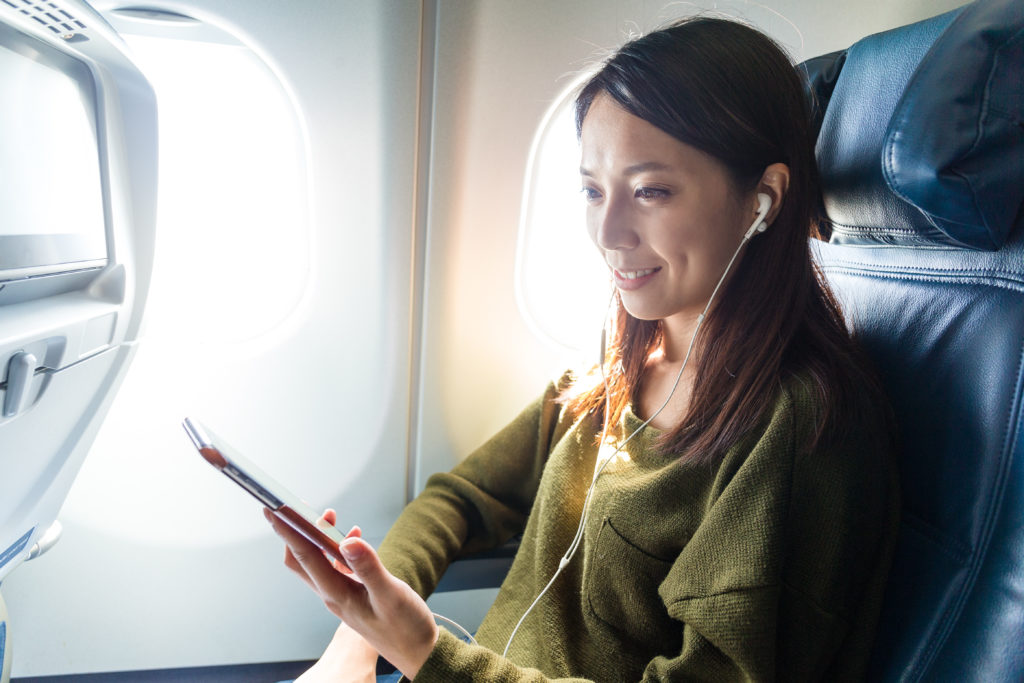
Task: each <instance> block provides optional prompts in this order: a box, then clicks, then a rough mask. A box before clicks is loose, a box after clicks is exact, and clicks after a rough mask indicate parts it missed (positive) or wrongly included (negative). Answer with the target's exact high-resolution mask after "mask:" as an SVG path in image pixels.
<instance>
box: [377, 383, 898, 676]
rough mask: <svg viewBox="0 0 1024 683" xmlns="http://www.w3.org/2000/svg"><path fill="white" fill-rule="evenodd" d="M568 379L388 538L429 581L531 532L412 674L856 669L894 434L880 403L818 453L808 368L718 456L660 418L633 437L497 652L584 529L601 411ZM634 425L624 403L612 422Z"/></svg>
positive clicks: (398, 555)
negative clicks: (878, 412)
mask: <svg viewBox="0 0 1024 683" xmlns="http://www.w3.org/2000/svg"><path fill="white" fill-rule="evenodd" d="M564 381H565V380H564V379H563V382H564ZM563 386H564V385H563ZM561 388H562V387H560V386H557V385H555V384H552V385H551V386H549V387H548V389H547V391H546V392H545V393H544V395H543V396H542V397H541V398H540V399H538V400H537V401H535V402H534V403H532V404H531V405H530V406H529V407H528V408H527V409H526V410H524V411H523V412H522V413H521V414H520V415H519V416H518V417H517V418H516V419H515V420H514V421H513V422H512V423H511V424H509V425H508V426H507V427H506V428H505V429H503V430H502V431H501V432H499V433H498V434H497V435H495V436H494V437H493V438H492V439H491V440H490V441H488V442H487V443H486V444H484V445H483V446H482V447H481V448H479V449H478V450H477V451H475V452H474V453H473V454H472V455H470V456H469V457H468V458H467V459H466V460H465V461H463V462H462V463H461V464H460V465H458V466H457V467H456V468H455V469H454V470H453V471H452V472H450V473H447V474H438V475H434V476H433V477H431V478H430V480H429V481H428V483H427V486H426V488H425V490H424V491H423V493H422V494H421V495H420V496H419V497H417V498H416V500H414V501H413V502H412V503H411V504H410V505H409V506H407V508H406V509H405V511H404V512H403V513H402V515H401V516H400V517H399V519H398V521H397V522H396V524H395V525H394V527H393V528H392V530H391V532H390V533H389V534H388V536H387V538H386V539H385V540H384V542H383V544H382V545H381V547H380V555H381V557H382V559H383V561H384V563H385V565H386V566H387V567H388V568H389V569H390V570H391V571H392V572H393V573H394V574H395V575H396V576H398V577H399V578H401V579H403V580H405V581H406V582H407V583H409V585H410V586H412V587H413V589H415V590H416V591H417V592H418V593H419V594H420V595H422V596H427V595H428V594H430V593H431V592H432V591H433V589H434V588H435V586H436V585H437V582H438V580H439V579H440V577H441V574H442V573H443V572H444V570H445V568H446V567H447V566H448V565H449V563H450V562H451V561H452V560H454V559H456V558H457V557H459V556H461V555H465V554H469V553H472V552H475V551H478V550H481V549H485V548H490V547H495V546H497V545H500V544H502V543H504V542H505V541H507V540H508V539H509V538H511V537H512V536H514V535H515V534H519V533H522V535H523V536H522V542H521V545H520V549H519V552H518V554H517V555H516V558H515V561H514V562H513V565H512V567H511V569H510V571H509V574H508V576H507V578H506V579H505V582H504V583H503V585H502V587H501V590H500V591H499V593H498V596H497V599H496V601H495V603H494V605H493V606H492V607H491V609H490V611H489V612H488V614H487V616H486V617H485V619H484V622H483V623H482V624H481V626H480V629H479V631H478V633H477V640H478V642H479V643H480V645H479V646H472V645H469V644H467V643H463V642H461V641H459V640H458V639H456V638H455V637H454V636H452V635H450V634H449V633H447V632H445V631H442V633H441V636H440V638H439V639H438V642H437V644H436V646H435V648H434V650H433V652H432V653H431V655H430V657H429V659H428V660H427V662H426V664H425V665H424V666H423V668H422V669H421V671H420V673H419V675H417V677H416V681H417V683H421V682H423V683H430V682H431V681H444V682H445V683H457V682H461V681H467V682H468V681H488V682H490V681H495V682H503V681H509V682H511V681H546V680H552V679H555V680H592V681H614V682H616V683H619V682H622V681H638V680H642V681H691V680H706V681H733V680H740V681H747V680H749V681H772V680H785V681H810V680H829V681H840V680H861V679H863V676H864V669H865V666H866V663H867V658H868V654H869V651H870V648H871V645H872V639H873V634H874V628H875V623H876V620H877V616H878V612H879V607H880V602H881V597H882V591H883V587H884V584H885V578H886V574H887V572H888V567H889V562H890V558H891V554H892V548H893V545H894V541H895V534H896V527H897V521H898V520H897V514H898V513H897V510H898V504H897V503H898V500H897V485H896V477H895V469H894V463H893V460H892V454H891V452H890V445H889V444H890V441H891V438H890V435H889V434H887V433H886V432H885V426H884V425H885V422H884V420H883V419H882V418H881V417H878V419H877V420H874V421H870V423H868V424H860V425H855V426H854V427H855V428H853V429H851V430H849V434H848V435H847V436H846V437H844V438H843V439H841V440H836V441H835V442H834V443H830V444H826V445H824V446H822V447H819V448H817V449H815V450H814V451H812V452H807V451H806V450H804V449H803V447H802V445H803V444H806V443H808V436H809V434H810V433H811V430H813V429H814V427H815V425H814V424H812V421H811V416H812V415H813V412H814V411H813V403H812V401H813V398H812V395H811V393H810V392H809V391H808V390H807V387H806V386H805V385H804V384H803V383H801V382H800V381H799V380H791V381H789V382H787V384H786V386H785V388H784V389H783V390H782V391H781V392H780V394H779V396H778V398H777V400H776V402H775V404H774V406H773V407H772V408H771V409H770V410H769V411H767V416H766V418H765V420H764V421H763V422H762V425H761V426H760V427H759V428H758V429H755V430H753V431H752V432H751V433H750V434H748V435H747V436H746V437H745V438H744V439H742V441H741V442H740V443H737V444H736V445H735V446H734V447H733V448H732V449H730V450H729V451H728V453H726V454H725V456H724V458H723V459H722V460H721V461H720V462H719V463H718V464H716V465H714V466H706V465H702V466H698V465H693V464H687V463H684V462H681V461H680V460H679V459H678V458H676V457H672V456H666V455H664V454H662V453H659V450H658V449H657V448H656V447H655V442H656V439H657V437H658V431H657V430H655V429H653V428H647V429H645V430H643V431H642V432H641V433H640V434H639V435H638V436H637V437H636V438H635V439H633V441H632V442H630V443H629V444H628V445H627V446H626V447H625V449H624V452H623V453H622V454H620V455H617V456H615V458H614V460H613V461H612V462H611V463H609V464H608V466H607V467H606V468H605V469H604V471H603V473H602V474H601V475H600V477H599V478H598V481H597V484H596V488H595V491H594V496H593V502H592V504H591V511H590V514H589V516H588V520H587V523H586V526H585V532H584V537H583V545H582V547H581V548H580V549H579V552H578V553H577V555H576V557H575V558H574V559H573V560H572V562H571V563H570V564H569V565H568V566H567V567H566V568H565V570H564V571H563V572H562V575H561V576H559V577H558V579H557V581H555V583H554V584H553V586H552V587H551V589H550V590H549V591H548V593H547V594H546V595H545V596H544V598H543V599H542V600H541V601H540V603H539V604H538V605H537V607H536V608H535V609H534V610H533V612H532V613H531V614H530V615H529V616H528V617H527V619H526V621H525V622H524V623H523V626H522V627H521V629H520V631H519V633H518V634H517V635H516V637H515V640H514V641H513V643H512V647H511V649H510V650H509V654H508V658H507V659H506V658H503V657H502V656H501V655H500V653H501V651H502V650H503V649H504V647H505V644H506V642H507V641H508V638H509V635H510V633H511V632H512V629H513V628H514V627H515V624H516V622H517V621H518V620H519V618H520V616H521V615H522V614H523V613H524V612H525V611H526V609H527V607H528V606H529V605H530V603H531V602H532V601H533V600H534V598H535V597H536V596H537V595H538V594H539V593H540V591H541V590H542V589H543V587H544V586H545V584H547V582H548V581H549V579H550V578H551V577H552V576H553V575H554V573H555V571H556V570H557V568H558V564H559V560H560V559H561V558H562V556H563V554H564V553H565V551H566V549H567V548H568V547H569V545H570V543H571V542H572V539H573V536H574V534H575V532H576V527H577V524H578V521H579V519H580V514H581V512H582V506H583V500H584V496H585V494H586V490H587V488H588V486H589V485H590V483H591V480H592V477H593V474H594V471H595V463H596V462H597V460H598V457H599V455H598V450H599V449H598V447H597V441H598V435H599V433H600V429H601V425H600V424H599V423H598V421H597V420H596V419H594V418H592V417H590V416H585V417H582V418H580V419H574V418H573V416H572V415H571V414H569V412H568V411H567V410H564V409H563V407H562V406H561V405H560V404H559V403H557V402H556V401H555V398H556V397H557V396H558V395H559V391H560V389H561ZM866 412H867V413H868V414H871V410H868V411H866ZM640 424H641V422H640V420H639V419H638V418H637V417H636V416H635V415H633V414H632V413H629V412H627V414H626V415H625V417H624V418H623V421H622V424H620V425H618V426H617V427H618V429H617V431H616V437H617V438H619V439H622V438H623V436H624V435H628V434H631V433H632V432H633V431H634V430H635V429H637V427H639V426H640Z"/></svg>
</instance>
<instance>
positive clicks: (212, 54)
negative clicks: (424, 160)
mask: <svg viewBox="0 0 1024 683" xmlns="http://www.w3.org/2000/svg"><path fill="white" fill-rule="evenodd" d="M122 33H123V32H122ZM123 35H124V37H125V40H126V42H127V43H128V46H129V48H130V49H131V50H132V53H133V55H134V57H135V60H136V63H137V64H138V65H139V67H140V68H141V69H142V71H143V72H144V73H145V74H146V76H147V78H149V80H150V82H151V83H152V85H153V87H154V90H155V92H156V96H157V103H158V107H159V117H160V120H159V126H160V130H159V136H160V140H159V149H160V161H159V176H160V192H159V209H158V216H157V249H156V256H155V263H154V271H153V279H152V286H151V290H150V295H149V299H148V301H147V304H146V313H145V316H146V322H145V325H146V327H145V328H144V330H143V336H142V342H141V344H140V346H139V351H138V353H137V356H136V358H135V360H134V362H133V365H132V367H131V369H130V371H129V372H128V374H127V376H126V379H125V382H124V385H123V386H122V388H121V390H120V392H119V394H118V396H117V398H116V399H115V402H114V404H113V405H112V408H111V411H110V413H109V415H108V417H107V419H106V421H105V423H104V424H103V427H102V428H101V430H100V432H99V435H98V437H97V439H96V442H95V445H94V447H93V454H94V455H95V454H96V453H97V452H98V451H103V452H104V458H103V463H102V464H100V463H99V462H91V461H93V460H96V458H90V461H89V462H88V463H87V465H86V466H85V467H84V468H83V472H82V477H83V478H85V479H89V478H90V475H92V477H94V478H95V479H97V480H99V479H103V477H102V476H101V474H100V472H99V470H98V469H97V470H93V469H91V468H93V467H95V468H99V467H104V468H113V471H115V472H129V471H131V472H132V479H133V481H134V482H135V484H136V485H133V486H131V487H126V486H124V484H123V483H122V481H120V480H119V477H118V478H112V479H111V480H110V483H109V484H107V486H109V487H111V488H112V489H113V488H114V487H118V488H117V499H118V500H121V501H128V502H129V503H132V502H133V503H135V504H134V505H133V506H132V509H133V513H132V515H131V518H130V519H128V520H126V519H125V516H124V515H123V514H122V513H121V512H118V510H117V509H114V506H104V505H97V504H96V501H95V500H92V501H84V502H83V503H84V504H81V505H78V504H77V503H78V501H77V499H76V498H75V497H74V496H72V497H71V498H69V502H68V506H67V507H66V511H69V512H70V513H71V514H73V515H74V516H75V517H76V518H77V519H78V520H79V521H85V522H90V523H92V524H93V525H95V526H98V527H100V528H106V527H117V528H118V529H119V532H120V533H127V534H128V535H135V536H137V537H139V538H144V537H145V536H146V535H148V534H152V533H153V532H154V530H156V531H157V532H158V533H159V534H160V535H161V537H163V538H164V539H165V540H170V541H173V540H174V539H175V537H176V536H178V535H181V536H183V537H184V536H188V542H190V543H193V542H199V543H203V542H204V541H205V542H216V539H217V538H221V537H223V536H227V535H235V536H237V534H238V530H239V529H246V530H251V532H252V533H257V532H258V531H259V530H260V529H259V525H258V521H259V520H257V521H256V522H252V521H251V520H243V519H232V517H231V514H225V515H220V516H218V517H217V518H216V519H212V520H211V519H209V518H207V519H206V520H201V519H196V520H193V521H194V522H195V523H194V524H191V523H188V520H184V523H182V521H183V520H181V519H179V520H178V521H177V522H176V523H169V522H168V519H167V518H168V516H167V515H166V512H165V510H161V509H159V508H162V507H163V506H165V505H173V504H174V500H180V496H181V492H183V491H188V492H189V495H190V496H191V495H202V494H201V493H200V491H201V490H205V488H209V489H210V491H211V495H209V496H208V500H210V501H214V500H226V501H227V503H226V504H231V500H230V499H231V496H230V495H221V494H224V493H229V492H226V491H225V490H224V489H221V488H219V487H222V486H224V484H223V483H222V482H221V481H219V477H218V478H217V479H218V480H216V481H214V477H213V476H208V477H204V476H202V475H206V474H207V473H206V472H203V473H202V475H200V476H197V471H196V468H197V467H198V466H199V465H198V463H197V464H196V466H193V467H192V468H191V469H189V468H188V467H182V460H183V457H182V453H183V450H182V446H183V442H182V435H183V434H184V432H183V431H182V430H181V427H180V425H179V423H180V421H181V419H182V418H183V417H184V416H185V415H188V414H189V413H190V412H191V411H192V410H193V409H194V408H195V407H196V406H197V405H201V403H200V399H201V398H202V397H203V396H220V397H222V399H221V400H222V401H224V402H226V403H229V404H230V403H232V402H237V403H238V404H239V405H243V404H245V398H246V397H245V396H244V395H240V394H246V393H248V394H250V395H254V394H255V392H257V391H258V389H256V388H255V387H252V386H249V387H248V388H246V387H245V386H239V384H240V382H239V375H241V374H242V373H240V372H237V371H236V372H233V371H232V369H231V368H232V366H233V364H238V363H239V362H240V361H239V359H245V360H246V362H248V363H249V364H250V365H252V364H253V363H255V364H257V366H259V365H260V364H262V365H263V367H269V365H270V363H269V360H267V358H263V359H262V360H261V357H263V356H266V357H273V356H274V355H275V354H273V351H274V350H275V347H277V345H278V343H279V342H280V340H281V339H283V338H287V336H288V334H289V331H290V330H291V329H292V328H294V327H295V326H297V325H299V324H300V323H301V322H302V318H303V317H304V311H305V307H304V306H303V302H304V299H305V298H307V297H308V296H309V294H308V290H309V288H310V287H309V283H310V278H311V257H310V250H311V235H310V232H311V231H310V226H309V220H308V199H307V193H308V188H307V183H306V158H305V149H306V147H305V137H304V134H303V130H302V126H301V123H300V118H299V116H298V115H297V113H296V108H295V105H294V104H293V102H292V101H291V100H290V99H289V96H288V94H287V92H286V90H285V88H284V87H283V85H282V84H281V82H280V80H279V79H278V78H277V77H276V76H275V75H274V73H273V72H272V71H271V70H270V68H268V66H267V65H266V64H265V63H264V62H263V61H262V60H261V59H260V58H259V57H258V56H257V55H256V54H255V53H254V52H253V51H252V50H251V49H249V48H248V47H245V46H243V45H242V44H240V43H238V41H235V40H231V39H230V37H228V36H226V35H225V36H218V37H217V40H215V41H207V40H194V39H188V40H182V39H174V38H168V37H162V36H152V35H131V34H124V33H123ZM276 356H277V357H278V358H279V357H280V354H279V353H278V354H276ZM247 381H257V382H258V378H254V377H249V378H248V380H247ZM208 402H209V401H207V403H208ZM245 405H247V404H245ZM248 409H249V408H248V407H246V408H241V409H240V410H248ZM206 410H209V408H208V407H207V408H206ZM206 414H209V413H206ZM200 417H201V416H200ZM211 426H215V425H211ZM239 447H240V448H241V446H239ZM184 464H185V465H188V464H190V463H188V462H186V463H184ZM94 472H95V474H94ZM90 485H93V486H95V485H99V484H97V483H96V482H90ZM157 491H162V492H166V495H167V496H168V497H169V498H168V500H167V501H160V500H155V499H154V498H153V494H154V492H157ZM134 498H138V500H133V499H134ZM205 512H208V510H207V511H205ZM248 513H249V514H251V510H249V511H248ZM178 514H182V515H185V516H186V517H187V516H188V515H189V514H191V513H190V512H189V511H188V509H187V507H185V506H180V507H179V513H178ZM195 514H196V515H197V517H198V516H200V515H201V514H204V513H200V512H198V511H197V512H196V513H195ZM211 523H212V526H210V524H211ZM197 528H200V529H203V530H204V534H205V535H206V536H207V537H208V538H203V534H196V533H195V529H197ZM179 540H183V541H184V540H185V539H184V538H183V539H179Z"/></svg>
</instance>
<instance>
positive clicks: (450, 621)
mask: <svg viewBox="0 0 1024 683" xmlns="http://www.w3.org/2000/svg"><path fill="white" fill-rule="evenodd" d="M431 614H432V615H434V621H437V620H441V621H443V622H444V623H446V624H448V625H449V626H454V627H455V628H456V629H458V630H459V631H460V632H461V633H462V635H464V636H466V637H467V638H469V642H471V643H473V644H474V645H476V644H477V642H476V638H474V637H473V634H472V633H470V632H469V631H467V630H466V629H464V628H462V626H460V625H459V623H458V622H457V621H455V620H453V619H449V618H448V617H446V616H444V615H441V614H438V613H437V612H431Z"/></svg>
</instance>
